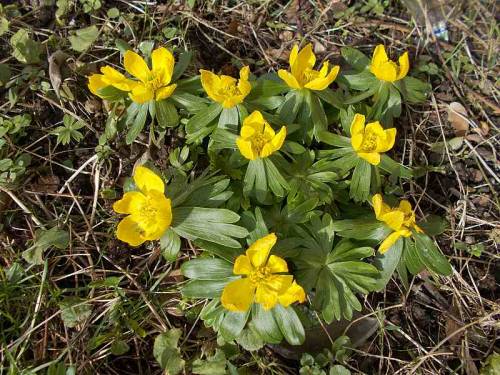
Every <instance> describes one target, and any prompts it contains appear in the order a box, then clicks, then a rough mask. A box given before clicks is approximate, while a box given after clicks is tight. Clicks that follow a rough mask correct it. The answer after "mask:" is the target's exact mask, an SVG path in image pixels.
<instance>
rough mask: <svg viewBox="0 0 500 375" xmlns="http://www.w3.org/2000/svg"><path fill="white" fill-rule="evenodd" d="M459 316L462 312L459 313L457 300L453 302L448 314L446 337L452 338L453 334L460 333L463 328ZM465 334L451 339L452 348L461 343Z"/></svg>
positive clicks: (458, 334)
mask: <svg viewBox="0 0 500 375" xmlns="http://www.w3.org/2000/svg"><path fill="white" fill-rule="evenodd" d="M459 315H460V312H459V311H458V308H457V306H456V304H455V300H453V302H452V305H451V306H450V308H449V309H448V314H446V327H445V330H446V336H451V335H453V333H455V332H456V331H458V330H459V329H460V328H462V324H460V321H459V318H458V317H459ZM462 334H463V332H460V333H457V334H455V335H453V336H451V337H450V340H449V343H450V344H451V345H452V346H455V345H457V344H458V343H459V342H460V339H461V338H462Z"/></svg>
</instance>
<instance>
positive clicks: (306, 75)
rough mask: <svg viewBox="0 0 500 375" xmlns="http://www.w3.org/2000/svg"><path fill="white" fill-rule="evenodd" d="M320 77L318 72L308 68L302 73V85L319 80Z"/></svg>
mask: <svg viewBox="0 0 500 375" xmlns="http://www.w3.org/2000/svg"><path fill="white" fill-rule="evenodd" d="M318 76H319V72H318V71H316V70H314V69H311V68H306V69H305V70H304V72H303V73H302V77H301V84H302V85H305V84H306V83H308V82H311V81H312V80H313V79H316V78H318Z"/></svg>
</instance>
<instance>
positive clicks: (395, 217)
mask: <svg viewBox="0 0 500 375" xmlns="http://www.w3.org/2000/svg"><path fill="white" fill-rule="evenodd" d="M372 204H373V210H374V211H375V216H376V217H377V220H380V221H383V222H384V223H386V224H387V226H388V227H389V228H391V229H392V230H393V231H394V232H392V233H391V234H390V235H389V236H388V237H387V238H386V239H385V240H384V241H383V242H382V244H381V245H380V246H379V248H378V251H380V253H381V254H384V253H385V252H386V251H387V250H389V248H390V247H391V246H392V245H394V244H395V243H396V241H397V240H398V239H399V238H400V237H410V236H411V233H412V232H411V229H415V230H416V231H417V232H420V233H422V232H423V231H422V229H420V227H419V226H418V225H417V223H416V222H415V212H414V211H413V209H412V208H411V203H410V202H408V201H407V200H402V201H400V202H399V207H394V208H391V207H389V206H388V205H387V204H386V203H384V201H383V200H382V195H380V194H375V195H374V196H373V198H372Z"/></svg>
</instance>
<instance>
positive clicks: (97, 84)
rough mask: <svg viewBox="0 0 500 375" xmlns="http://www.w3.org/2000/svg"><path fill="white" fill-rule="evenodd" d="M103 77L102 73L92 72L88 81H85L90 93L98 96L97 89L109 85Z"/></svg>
mask: <svg viewBox="0 0 500 375" xmlns="http://www.w3.org/2000/svg"><path fill="white" fill-rule="evenodd" d="M103 78H104V76H103V75H102V74H92V75H91V76H89V77H88V80H89V82H88V83H87V87H88V88H89V90H90V92H91V93H92V94H94V95H97V96H100V95H99V93H98V91H99V90H100V89H102V88H104V87H107V86H109V85H108V84H107V83H106V82H104V81H103Z"/></svg>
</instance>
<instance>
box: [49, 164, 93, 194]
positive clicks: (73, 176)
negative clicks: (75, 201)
mask: <svg viewBox="0 0 500 375" xmlns="http://www.w3.org/2000/svg"><path fill="white" fill-rule="evenodd" d="M97 157H98V156H97V154H96V155H94V156H92V157H91V158H90V159H88V160H87V161H86V162H85V163H83V164H82V165H81V166H80V168H78V169H77V170H76V171H75V173H73V174H72V175H71V177H70V178H68V179H67V180H66V182H65V183H64V185H63V186H62V188H60V189H59V191H58V192H57V193H58V194H61V193H62V192H63V191H64V190H65V189H66V187H69V184H70V183H71V181H73V180H74V179H75V178H76V177H77V176H78V175H79V174H80V173H81V172H82V171H83V170H84V169H85V167H86V166H87V165H89V164H90V163H92V162H95V161H96V160H97ZM72 195H73V194H72Z"/></svg>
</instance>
